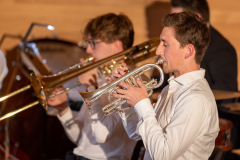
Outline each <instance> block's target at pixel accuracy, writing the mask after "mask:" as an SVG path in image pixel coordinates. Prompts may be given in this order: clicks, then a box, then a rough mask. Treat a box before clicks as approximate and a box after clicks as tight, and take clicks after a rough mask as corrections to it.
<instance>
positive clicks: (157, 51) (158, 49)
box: [156, 43, 163, 56]
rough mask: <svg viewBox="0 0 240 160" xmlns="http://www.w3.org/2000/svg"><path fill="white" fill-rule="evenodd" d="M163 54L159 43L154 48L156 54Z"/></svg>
mask: <svg viewBox="0 0 240 160" xmlns="http://www.w3.org/2000/svg"><path fill="white" fill-rule="evenodd" d="M162 54H163V47H162V45H161V43H160V44H159V45H158V47H157V50H156V55H160V56H161V55H162Z"/></svg>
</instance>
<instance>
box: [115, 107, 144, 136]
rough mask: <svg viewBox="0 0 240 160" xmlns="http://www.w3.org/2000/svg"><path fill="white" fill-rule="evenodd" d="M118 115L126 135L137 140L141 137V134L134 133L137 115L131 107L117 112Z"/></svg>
mask: <svg viewBox="0 0 240 160" xmlns="http://www.w3.org/2000/svg"><path fill="white" fill-rule="evenodd" d="M119 115H120V117H121V118H122V123H123V126H124V129H125V130H126V132H127V134H128V137H129V138H131V139H133V140H135V141H138V140H140V139H141V136H140V135H139V134H137V133H136V129H137V124H138V121H139V120H138V115H137V113H136V112H135V111H134V108H133V107H131V108H129V109H127V110H126V111H125V112H124V113H119Z"/></svg>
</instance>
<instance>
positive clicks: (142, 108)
mask: <svg viewBox="0 0 240 160" xmlns="http://www.w3.org/2000/svg"><path fill="white" fill-rule="evenodd" d="M134 110H135V112H136V113H137V114H138V116H139V117H144V115H145V114H147V113H149V112H153V113H154V110H153V107H152V104H151V101H150V99H149V98H145V99H142V100H141V101H139V102H138V103H137V104H135V106H134Z"/></svg>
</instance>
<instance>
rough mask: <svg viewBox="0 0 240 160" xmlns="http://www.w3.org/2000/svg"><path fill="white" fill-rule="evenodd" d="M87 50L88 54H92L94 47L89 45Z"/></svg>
mask: <svg viewBox="0 0 240 160" xmlns="http://www.w3.org/2000/svg"><path fill="white" fill-rule="evenodd" d="M86 52H87V54H90V55H92V54H93V49H92V47H91V46H90V45H87V48H86Z"/></svg>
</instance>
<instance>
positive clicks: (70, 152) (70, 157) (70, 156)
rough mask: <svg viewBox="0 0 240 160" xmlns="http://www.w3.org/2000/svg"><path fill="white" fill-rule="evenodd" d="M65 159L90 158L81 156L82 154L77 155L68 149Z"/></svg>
mask: <svg viewBox="0 0 240 160" xmlns="http://www.w3.org/2000/svg"><path fill="white" fill-rule="evenodd" d="M65 160H90V159H88V158H85V157H82V156H77V155H75V154H73V151H69V152H68V153H67V155H66V158H65Z"/></svg>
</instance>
